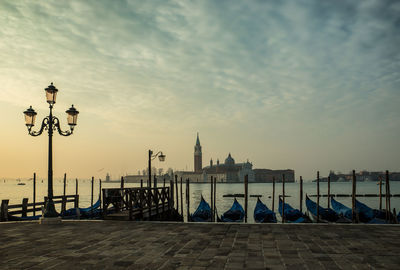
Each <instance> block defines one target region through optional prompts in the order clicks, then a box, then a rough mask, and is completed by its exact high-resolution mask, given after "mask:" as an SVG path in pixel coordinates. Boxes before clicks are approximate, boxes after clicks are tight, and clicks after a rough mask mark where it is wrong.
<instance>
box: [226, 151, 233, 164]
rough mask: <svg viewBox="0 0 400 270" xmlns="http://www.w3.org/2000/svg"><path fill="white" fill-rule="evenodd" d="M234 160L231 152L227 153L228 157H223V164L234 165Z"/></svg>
mask: <svg viewBox="0 0 400 270" xmlns="http://www.w3.org/2000/svg"><path fill="white" fill-rule="evenodd" d="M234 164H235V160H234V159H233V158H232V157H231V153H229V155H228V157H227V158H226V159H225V165H234Z"/></svg>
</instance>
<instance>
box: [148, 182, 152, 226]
mask: <svg viewBox="0 0 400 270" xmlns="http://www.w3.org/2000/svg"><path fill="white" fill-rule="evenodd" d="M152 201H153V200H152V199H151V179H149V185H148V186H147V206H148V207H149V211H148V213H149V220H151V205H152Z"/></svg>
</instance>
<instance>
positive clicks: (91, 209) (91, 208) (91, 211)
mask: <svg viewBox="0 0 400 270" xmlns="http://www.w3.org/2000/svg"><path fill="white" fill-rule="evenodd" d="M93 186H94V176H92V186H91V192H90V215H91V217H92V218H93Z"/></svg>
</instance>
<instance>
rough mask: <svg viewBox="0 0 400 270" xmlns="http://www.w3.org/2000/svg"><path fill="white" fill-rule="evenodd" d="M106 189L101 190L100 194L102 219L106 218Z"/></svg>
mask: <svg viewBox="0 0 400 270" xmlns="http://www.w3.org/2000/svg"><path fill="white" fill-rule="evenodd" d="M106 191H107V190H106V189H103V190H102V191H101V193H103V219H104V218H105V217H106V216H107V204H106V199H105V198H107V196H106Z"/></svg>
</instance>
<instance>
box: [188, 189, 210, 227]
mask: <svg viewBox="0 0 400 270" xmlns="http://www.w3.org/2000/svg"><path fill="white" fill-rule="evenodd" d="M211 218H212V213H211V207H210V205H209V204H208V203H207V202H206V201H205V200H204V198H203V195H201V200H200V203H199V206H198V207H197V209H196V211H195V212H194V213H193V214H191V215H190V221H193V222H210V221H212V219H211Z"/></svg>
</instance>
